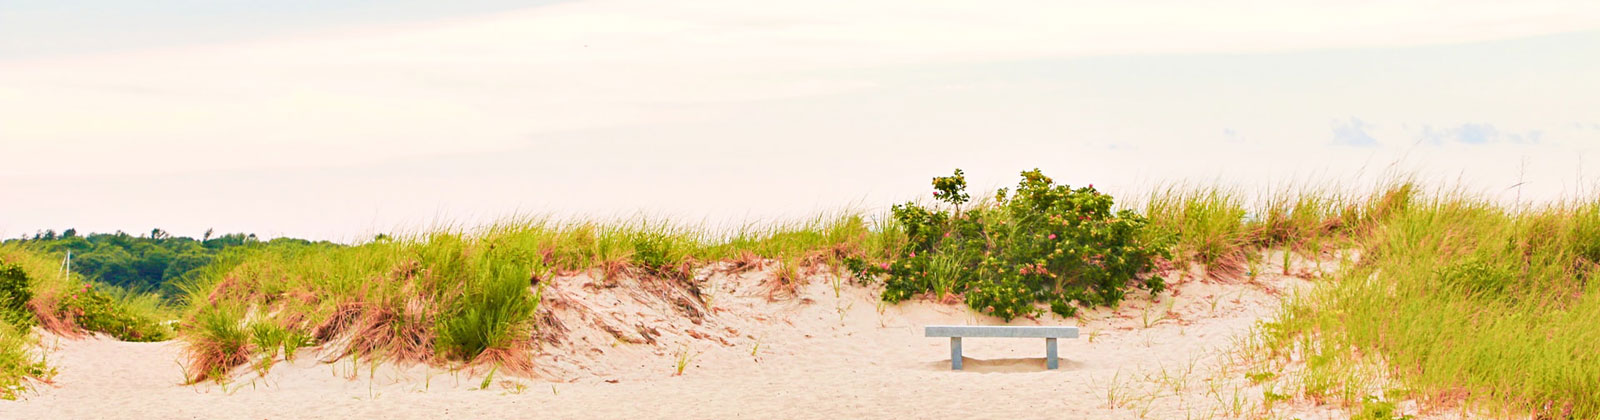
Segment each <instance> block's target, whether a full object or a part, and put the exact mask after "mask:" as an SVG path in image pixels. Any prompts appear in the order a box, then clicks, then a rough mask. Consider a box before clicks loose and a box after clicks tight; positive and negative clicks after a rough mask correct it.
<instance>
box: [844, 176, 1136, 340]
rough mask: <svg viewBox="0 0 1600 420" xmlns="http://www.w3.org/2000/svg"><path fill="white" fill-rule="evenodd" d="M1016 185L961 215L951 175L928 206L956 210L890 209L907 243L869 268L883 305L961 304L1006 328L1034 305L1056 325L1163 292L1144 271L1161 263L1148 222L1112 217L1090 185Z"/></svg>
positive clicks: (1105, 199) (960, 187)
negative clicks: (916, 301) (1136, 289)
mask: <svg viewBox="0 0 1600 420" xmlns="http://www.w3.org/2000/svg"><path fill="white" fill-rule="evenodd" d="M1022 178H1023V179H1022V181H1021V182H1020V183H1018V184H1017V189H1016V191H1014V192H1011V191H1008V190H1004V189H1002V190H1000V191H999V192H998V193H997V194H996V195H995V199H994V201H993V202H982V203H978V204H976V205H974V206H971V207H970V208H966V209H962V208H961V207H960V206H961V205H962V204H964V203H966V202H967V201H968V200H969V196H968V195H967V194H966V191H965V190H966V180H965V178H964V176H963V175H962V173H961V171H960V170H956V172H955V174H954V175H953V176H949V177H938V178H934V180H933V185H934V189H935V192H934V198H935V199H937V200H938V201H940V202H942V203H945V204H946V205H947V206H948V207H952V208H953V209H937V208H935V209H928V208H924V207H922V206H920V205H917V204H916V203H906V204H903V205H898V206H895V207H894V215H895V218H896V220H898V221H899V223H900V224H901V225H902V226H904V227H905V232H906V236H907V238H908V241H907V243H906V245H905V246H904V247H903V248H902V249H901V251H900V253H899V255H897V256H896V258H894V259H893V261H891V262H888V263H885V264H884V265H883V266H881V267H878V268H876V269H874V268H873V267H866V268H865V271H866V272H868V273H876V272H883V273H886V274H887V278H886V280H885V289H884V292H883V299H884V300H886V301H890V302H898V301H901V300H905V299H908V298H910V297H912V296H914V295H916V294H919V293H933V294H935V295H937V296H939V297H943V296H946V295H952V294H954V295H961V296H964V298H965V300H966V303H967V305H968V306H970V307H972V308H973V309H976V310H979V311H981V312H984V313H989V314H992V315H995V316H999V317H1001V318H1004V319H1007V320H1010V319H1012V318H1015V317H1018V316H1029V315H1033V314H1035V313H1038V312H1040V311H1041V310H1040V309H1039V307H1038V305H1039V304H1048V305H1049V306H1050V309H1051V311H1053V312H1055V313H1057V314H1059V315H1061V316H1072V315H1073V314H1075V313H1076V311H1077V307H1078V305H1087V306H1095V305H1114V304H1116V303H1117V302H1120V301H1121V300H1122V298H1123V296H1124V294H1125V293H1126V288H1127V287H1128V285H1129V284H1130V282H1136V284H1139V285H1142V286H1144V287H1145V288H1147V289H1149V290H1150V292H1151V293H1159V292H1160V291H1161V290H1162V289H1163V288H1164V287H1165V282H1164V281H1163V279H1162V278H1161V277H1160V276H1158V275H1151V274H1149V272H1150V271H1152V270H1153V269H1154V268H1155V266H1154V261H1155V259H1156V258H1162V257H1165V256H1167V245H1166V239H1165V238H1162V237H1158V236H1155V235H1151V234H1149V233H1148V232H1146V221H1145V218H1144V217H1142V216H1140V215H1138V214H1135V213H1133V212H1132V211H1128V210H1123V211H1120V212H1113V211H1112V204H1113V200H1112V198H1111V196H1109V195H1106V194H1102V193H1100V192H1098V191H1096V190H1095V189H1094V187H1093V186H1090V187H1084V188H1077V189H1073V188H1071V187H1068V186H1065V185H1056V184H1055V183H1054V181H1052V180H1051V179H1050V178H1049V177H1046V176H1044V174H1042V173H1040V172H1039V171H1038V170H1032V171H1027V172H1023V173H1022ZM952 210H953V211H952ZM963 210H965V211H963ZM1141 276H1142V277H1143V278H1142V279H1141V278H1140V277H1141Z"/></svg>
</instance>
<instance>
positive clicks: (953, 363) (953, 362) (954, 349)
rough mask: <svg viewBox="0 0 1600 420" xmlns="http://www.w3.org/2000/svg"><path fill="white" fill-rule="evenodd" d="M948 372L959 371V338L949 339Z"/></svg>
mask: <svg viewBox="0 0 1600 420" xmlns="http://www.w3.org/2000/svg"><path fill="white" fill-rule="evenodd" d="M950 370H961V337H950Z"/></svg>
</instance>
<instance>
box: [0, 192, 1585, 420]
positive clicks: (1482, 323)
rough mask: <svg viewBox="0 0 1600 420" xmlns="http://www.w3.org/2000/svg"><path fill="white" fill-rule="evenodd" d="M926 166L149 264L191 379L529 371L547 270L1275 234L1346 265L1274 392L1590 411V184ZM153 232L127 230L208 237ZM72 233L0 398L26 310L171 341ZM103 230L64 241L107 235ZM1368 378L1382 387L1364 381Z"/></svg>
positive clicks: (2, 276) (663, 268)
mask: <svg viewBox="0 0 1600 420" xmlns="http://www.w3.org/2000/svg"><path fill="white" fill-rule="evenodd" d="M933 184H934V189H935V191H936V192H935V194H934V198H935V200H936V202H935V203H934V204H932V205H928V204H918V203H907V204H904V205H898V206H894V207H893V208H892V217H888V218H885V219H883V220H879V221H876V223H874V222H872V221H869V220H868V219H867V218H865V217H862V216H861V215H859V214H843V215H837V216H832V217H819V218H817V219H813V220H810V221H807V222H802V223H791V224H779V225H770V226H750V227H746V228H742V229H736V230H733V231H730V232H712V231H708V230H706V229H700V228H695V227H689V226H682V225H675V224H671V223H663V222H655V221H639V222H632V223H628V222H621V223H593V222H575V223H560V222H554V221H551V220H547V219H538V218H534V219H522V220H514V221H510V222H506V223H501V224H498V225H494V226H490V227H486V228H483V229H478V230H473V231H439V232H434V233H427V234H419V235H413V236H404V237H393V238H391V237H387V236H381V235H380V237H379V238H377V239H375V240H374V241H372V242H369V243H365V244H361V245H356V246H341V245H334V244H328V243H310V242H305V241H294V240H288V241H277V242H274V243H254V242H252V243H242V244H238V245H228V246H219V247H218V248H217V249H216V250H214V251H215V252H210V253H208V254H206V257H205V259H206V261H205V263H204V264H201V265H198V266H194V267H191V266H188V265H184V264H176V263H170V262H169V263H168V265H167V266H166V267H167V268H166V269H164V270H160V271H161V277H160V278H161V279H162V280H161V281H172V280H174V279H181V283H182V285H183V286H182V288H181V289H182V290H181V300H182V303H183V305H184V309H183V313H182V317H181V319H182V321H181V322H180V323H179V325H180V327H179V331H178V336H179V337H181V338H183V339H184V340H185V341H187V342H188V343H189V363H188V366H187V368H188V370H189V371H190V374H191V376H190V377H191V378H192V379H193V380H195V381H201V380H206V379H215V380H225V379H226V378H227V377H228V375H229V374H230V373H231V372H232V371H233V369H235V368H238V367H241V366H245V365H250V364H251V363H254V364H255V365H254V366H255V367H256V368H257V369H260V370H262V371H264V370H265V369H268V368H270V366H271V363H272V362H273V361H274V360H276V358H278V357H283V358H289V359H292V358H294V357H295V354H296V352H297V350H299V349H301V348H304V347H307V346H324V349H325V350H332V351H334V352H336V353H338V354H342V355H354V356H358V357H362V358H369V359H374V360H375V359H389V360H394V361H401V362H422V363H432V364H474V363H484V364H493V365H496V366H498V367H499V368H503V369H508V370H513V371H515V370H525V369H527V368H529V367H530V366H528V364H529V363H531V362H530V361H531V357H530V356H531V355H530V354H529V352H530V351H532V350H533V346H534V345H535V343H534V342H533V337H534V334H535V333H536V330H537V328H538V322H539V316H538V311H539V306H538V305H539V301H540V293H541V292H542V290H543V289H542V287H543V286H544V285H545V284H547V283H544V281H545V280H548V279H550V278H552V277H553V276H557V275H573V274H577V273H588V274H589V275H591V276H594V277H595V278H597V280H599V282H602V283H608V282H614V281H616V280H618V279H621V278H623V277H631V278H639V279H644V280H648V281H649V282H650V284H671V283H672V282H679V283H677V285H678V286H681V287H686V288H692V287H694V285H693V284H692V277H693V275H694V274H695V273H696V272H697V271H698V270H702V269H704V268H707V267H716V268H721V269H728V270H743V269H749V268H756V267H771V268H773V269H774V271H773V272H774V275H773V276H772V277H771V279H770V280H769V285H770V286H771V287H772V290H773V293H782V292H785V291H792V290H793V287H794V286H795V285H796V284H797V283H798V282H799V281H801V280H802V279H803V278H804V277H805V276H806V275H808V274H811V273H814V272H816V271H817V270H819V269H822V268H824V267H826V268H828V269H841V268H847V269H848V271H850V272H851V273H853V274H855V275H856V276H857V278H858V279H861V280H862V281H865V282H876V281H880V280H881V281H882V283H881V284H882V287H883V295H882V298H883V299H884V300H886V301H890V302H896V301H901V300H905V299H909V298H913V297H915V296H918V295H925V296H930V297H935V298H939V299H944V298H952V297H953V298H959V299H961V300H964V301H965V303H966V304H967V305H968V306H970V307H972V308H974V309H975V310H978V311H981V312H984V313H989V314H993V315H996V316H999V317H1002V318H1006V319H1011V318H1014V317H1019V316H1029V315H1034V314H1038V313H1042V312H1043V311H1044V310H1047V309H1046V308H1048V310H1051V311H1053V312H1055V313H1058V314H1061V315H1064V316H1071V315H1073V314H1074V312H1075V311H1076V309H1077V308H1079V307H1082V306H1094V305H1114V304H1116V303H1117V302H1118V301H1120V300H1122V299H1123V298H1124V297H1125V295H1126V293H1128V292H1129V291H1130V290H1134V289H1136V288H1142V289H1144V290H1148V291H1150V292H1153V293H1154V292H1159V291H1161V290H1162V289H1163V288H1164V287H1166V280H1165V279H1163V278H1162V277H1160V276H1158V275H1157V274H1159V273H1160V272H1161V271H1162V269H1164V268H1174V267H1176V268H1179V269H1180V273H1187V272H1188V270H1183V269H1187V268H1189V267H1192V266H1198V267H1202V268H1204V269H1205V271H1206V272H1207V273H1210V274H1211V275H1218V276H1233V275H1238V274H1247V275H1248V276H1249V277H1251V278H1254V277H1255V276H1257V275H1260V274H1262V273H1261V272H1260V271H1261V267H1262V266H1264V264H1263V261H1261V259H1262V258H1263V257H1262V255H1263V253H1262V252H1261V251H1262V250H1263V249H1269V248H1270V249H1277V250H1283V251H1284V252H1283V254H1282V258H1283V260H1282V269H1283V274H1291V267H1292V266H1296V265H1297V264H1302V265H1303V264H1320V261H1322V260H1323V259H1325V258H1327V257H1329V256H1334V255H1337V256H1339V257H1340V259H1341V260H1343V261H1344V263H1343V264H1329V265H1327V266H1326V268H1329V269H1332V270H1333V271H1331V272H1330V271H1325V270H1324V269H1323V267H1321V266H1320V265H1319V266H1318V267H1317V269H1316V270H1315V272H1314V274H1313V276H1315V277H1318V278H1320V279H1321V280H1324V281H1320V282H1319V283H1318V284H1317V286H1316V288H1315V290H1313V291H1312V292H1311V293H1310V294H1309V295H1307V296H1303V297H1300V298H1297V299H1295V300H1293V301H1292V302H1291V303H1289V304H1287V305H1286V307H1285V310H1284V312H1283V314H1282V315H1280V316H1279V317H1278V318H1276V319H1274V320H1272V322H1268V323H1265V324H1264V325H1263V328H1262V329H1261V330H1260V331H1261V334H1260V336H1259V337H1257V338H1259V340H1254V341H1252V342H1253V343H1255V344H1254V345H1256V346H1259V347H1254V348H1253V350H1255V353H1257V354H1258V355H1259V358H1258V359H1255V361H1258V362H1264V363H1268V364H1269V366H1268V367H1270V368H1272V369H1274V371H1282V372H1289V373H1287V374H1285V375H1281V377H1282V378H1284V380H1286V381H1291V383H1289V384H1288V385H1289V388H1288V389H1284V388H1277V390H1278V391H1284V392H1295V393H1297V394H1299V395H1303V396H1305V397H1307V398H1309V399H1312V400H1314V401H1319V402H1320V401H1341V402H1343V403H1344V404H1347V405H1348V406H1350V407H1352V408H1359V411H1360V412H1361V413H1364V414H1361V415H1370V416H1376V417H1387V416H1389V414H1390V413H1391V412H1392V411H1393V407H1392V406H1393V404H1391V403H1390V402H1389V401H1392V400H1393V399H1394V398H1397V397H1399V396H1402V395H1403V396H1405V397H1408V398H1418V399H1423V400H1427V401H1433V402H1446V403H1457V402H1459V403H1464V404H1466V405H1469V406H1474V407H1478V406H1481V407H1485V408H1488V409H1490V410H1493V411H1497V412H1498V413H1503V414H1505V413H1520V414H1532V415H1535V416H1540V417H1543V418H1594V417H1600V352H1596V351H1595V350H1594V349H1596V348H1600V330H1596V329H1594V328H1593V327H1594V325H1595V322H1596V320H1600V293H1597V292H1600V290H1597V288H1600V286H1597V284H1600V282H1594V281H1591V280H1593V278H1594V277H1595V276H1596V275H1597V274H1600V201H1596V202H1586V203H1567V204H1557V205H1550V206H1546V207H1538V208H1531V207H1517V208H1508V207H1505V206H1502V205H1496V204H1493V203H1491V202H1489V201H1487V200H1483V199H1477V198H1473V197H1471V196H1469V195H1465V194H1461V193H1441V194H1438V195H1437V196H1432V197H1429V196H1424V194H1422V193H1421V191H1420V190H1419V188H1418V187H1417V186H1416V185H1415V184H1413V183H1411V182H1404V181H1402V182H1396V183H1393V184H1389V185H1386V186H1383V188H1380V189H1378V190H1377V191H1376V192H1374V193H1372V194H1369V195H1352V194H1344V193H1340V192H1337V191H1333V190H1317V189H1300V190H1291V189H1285V190H1281V191H1277V192H1274V193H1273V194H1269V195H1267V196H1264V197H1260V198H1258V199H1257V200H1246V199H1245V198H1244V197H1243V196H1242V195H1241V194H1239V193H1238V192H1237V191H1233V190H1228V189H1224V188H1205V187H1193V186H1178V187H1171V188H1165V189H1161V190H1158V191H1156V192H1155V193H1154V194H1152V195H1150V196H1148V197H1147V200H1145V201H1144V202H1142V203H1139V205H1138V206H1129V209H1123V210H1118V208H1117V207H1116V203H1115V202H1114V201H1113V199H1112V197H1110V196H1109V195H1106V194H1103V193H1101V192H1099V191H1098V190H1095V189H1094V188H1093V187H1092V186H1091V187H1085V188H1071V187H1068V186H1064V185H1057V184H1055V183H1054V182H1053V181H1052V180H1051V179H1050V178H1048V177H1045V176H1044V175H1043V174H1042V173H1040V172H1038V171H1037V170H1035V171H1028V172H1024V173H1023V174H1022V181H1021V182H1020V183H1019V184H1018V185H1017V187H1015V189H1014V190H1006V189H1003V190H1001V191H999V192H998V193H997V194H995V195H994V196H993V198H985V199H979V200H977V201H974V200H973V199H972V197H970V196H969V195H968V194H967V192H966V182H965V179H964V178H963V176H962V173H961V172H960V171H959V170H958V171H956V173H955V175H954V176H949V177H938V178H935V179H934V182H933ZM1135 210H1137V211H1135ZM155 236H159V235H152V238H153V239H138V240H129V241H130V242H128V243H130V244H133V245H131V246H132V247H133V248H139V247H140V245H138V244H140V243H148V244H149V245H150V246H158V245H159V246H160V247H166V246H167V245H163V244H164V242H162V241H174V242H172V243H189V245H178V246H179V247H191V246H200V247H202V248H206V249H210V248H211V247H210V244H209V241H189V242H184V241H181V240H175V239H171V238H154V237H155ZM75 237H76V236H75V235H72V236H71V238H75ZM71 238H67V237H55V238H49V237H41V238H39V239H38V241H37V242H35V241H34V240H29V241H28V243H27V244H26V245H27V246H24V244H19V243H8V244H4V245H0V320H3V321H4V322H3V323H0V386H3V387H5V389H6V390H9V391H5V392H9V393H14V392H15V391H14V390H15V386H16V384H19V383H21V382H20V381H21V379H20V378H28V377H34V378H39V377H47V376H48V367H46V366H44V365H43V364H42V363H40V362H39V359H38V357H37V355H35V354H33V353H30V352H28V350H27V349H28V348H30V347H29V344H28V340H30V338H29V337H28V336H27V331H28V330H27V329H28V328H29V327H30V326H32V325H41V326H44V327H46V328H49V329H52V330H57V331H64V332H69V333H70V332H72V331H80V330H89V331H101V332H106V333H109V334H113V335H116V336H118V337H120V338H123V339H160V338H161V337H164V336H166V334H168V332H166V331H165V330H164V329H163V328H164V327H162V326H161V324H159V323H158V322H156V321H157V320H161V319H168V318H167V317H166V316H164V313H163V311H164V310H165V309H163V308H164V307H163V306H162V304H161V301H160V299H159V298H157V297H155V296H153V295H148V294H139V293H130V292H127V291H125V290H124V289H120V288H116V287H110V286H105V285H96V284H93V283H90V282H85V281H84V280H83V279H82V278H80V277H79V276H77V275H66V276H63V275H61V272H60V270H59V268H58V263H59V259H58V257H57V256H54V255H47V254H46V253H43V252H41V251H46V252H48V251H51V250H55V251H64V250H65V249H68V248H70V249H75V250H78V249H79V248H71V247H81V243H89V244H95V243H96V242H95V240H93V239H86V238H77V239H78V240H74V239H71ZM124 239H127V238H124ZM79 240H81V242H80V241H79ZM212 240H213V241H214V240H216V239H212ZM117 241H118V240H117V239H116V238H115V237H107V238H105V239H104V240H103V242H105V244H102V245H94V247H91V248H84V249H82V250H80V251H82V252H84V253H88V252H95V251H94V250H97V249H101V248H100V247H101V246H104V247H107V248H105V249H106V250H110V249H113V248H116V249H121V248H126V246H124V245H111V244H114V243H116V242H117ZM63 244H79V245H70V246H69V245H63ZM224 248H225V249H227V250H228V251H227V252H221V251H222V250H223V249H224ZM163 249H165V248H163ZM190 249H194V248H190ZM80 251H75V253H77V252H80ZM108 252H109V251H108ZM151 252H153V251H151V250H150V249H149V248H146V249H144V250H143V251H141V253H140V254H139V255H151ZM157 254H159V253H157ZM180 254H181V253H180ZM76 255H84V254H76ZM1295 255H1300V256H1304V257H1308V258H1309V259H1310V262H1308V263H1301V262H1298V261H1296V259H1295V258H1293V257H1294V256H1295ZM83 258H84V259H87V258H88V257H83ZM79 261H83V259H80V260H79ZM112 266H116V265H115V264H112V265H106V266H105V267H112ZM129 266H130V267H132V266H138V264H134V263H130V265H129ZM172 267H178V268H172ZM196 267H198V268H196ZM1297 268H1299V269H1300V270H1303V271H1299V272H1310V271H1311V270H1309V267H1303V266H1301V267H1297ZM94 270H95V271H96V272H95V273H91V274H98V275H100V276H105V275H106V273H109V272H110V271H103V272H102V271H99V270H100V269H98V268H97V269H94ZM135 271H138V269H135ZM140 272H148V273H155V270H146V271H140ZM179 272H181V273H179ZM1330 273H1331V275H1330ZM174 274H175V275H176V277H173V275H174ZM1180 275H1183V274H1180ZM661 282H666V283H661ZM1380 369H1381V370H1380ZM1375 372H1377V373H1386V374H1387V375H1374V373H1375ZM1378 376H1388V377H1391V378H1392V380H1391V381H1392V382H1386V383H1379V382H1374V380H1375V379H1378V378H1377V377H1378ZM1374 387H1382V388H1385V389H1384V392H1382V394H1383V395H1368V394H1371V393H1372V390H1373V389H1374ZM1274 392H1277V391H1274ZM7 395H14V394H7ZM1274 395H1278V394H1274ZM1280 398H1281V397H1280Z"/></svg>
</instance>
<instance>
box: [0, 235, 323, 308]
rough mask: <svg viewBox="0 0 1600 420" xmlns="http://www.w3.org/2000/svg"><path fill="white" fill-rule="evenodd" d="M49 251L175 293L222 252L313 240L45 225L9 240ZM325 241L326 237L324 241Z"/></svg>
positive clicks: (76, 266)
mask: <svg viewBox="0 0 1600 420" xmlns="http://www.w3.org/2000/svg"><path fill="white" fill-rule="evenodd" d="M5 243H7V244H17V245H23V246H27V247H30V248H33V249H37V250H40V251H43V252H46V253H50V254H63V255H64V254H66V253H67V252H68V251H71V252H72V257H73V262H72V264H73V265H72V267H73V271H75V272H78V273H81V274H83V275H85V276H86V277H88V278H91V279H96V280H99V281H100V282H103V283H106V284H110V285H113V286H118V287H123V288H128V289H133V290H143V291H158V292H162V293H172V292H176V291H177V287H176V285H177V283H180V282H183V281H188V280H191V279H193V278H195V277H196V276H198V274H199V271H200V270H201V269H202V268H203V267H205V266H206V265H208V264H210V263H211V262H213V261H216V260H217V259H218V258H219V257H220V256H221V254H223V253H226V252H229V251H231V250H233V249H237V248H253V247H260V246H263V245H266V244H268V243H277V244H284V243H297V244H311V242H310V241H305V240H301V239H289V238H278V239H273V240H272V241H269V242H263V241H261V240H259V239H257V238H256V235H255V234H242V233H232V234H227V235H222V236H219V237H211V235H210V232H207V235H206V236H205V237H204V238H202V239H199V240H196V239H194V238H188V237H181V236H172V235H170V234H168V233H166V232H165V231H162V230H161V229H154V230H152V231H151V232H150V234H149V235H139V236H134V235H129V234H127V233H124V232H120V231H119V232H116V233H93V234H89V235H87V236H83V235H79V234H78V233H77V231H76V230H75V229H67V230H66V232H64V233H62V234H60V235H57V234H56V233H55V232H54V231H45V232H40V233H38V234H35V235H33V236H32V237H26V238H22V239H11V240H7V241H6V242H5ZM324 244H325V242H324Z"/></svg>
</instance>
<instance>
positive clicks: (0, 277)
mask: <svg viewBox="0 0 1600 420" xmlns="http://www.w3.org/2000/svg"><path fill="white" fill-rule="evenodd" d="M30 300H33V290H32V282H30V281H29V280H28V273H27V272H24V271H22V266H20V265H16V264H4V263H0V322H4V323H7V324H10V325H12V326H16V327H19V328H24V329H26V328H28V327H31V326H33V324H34V322H35V320H34V317H33V312H32V311H31V310H29V309H28V301H30Z"/></svg>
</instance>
